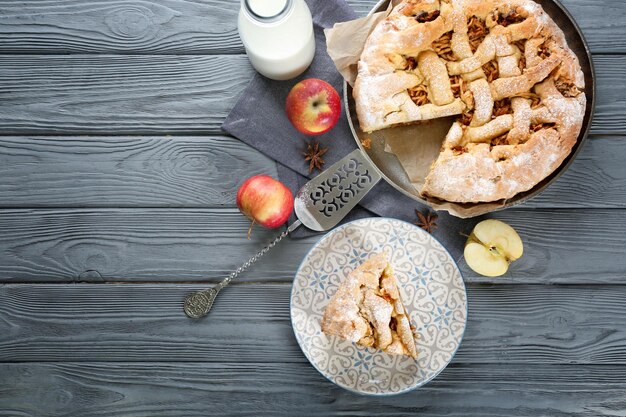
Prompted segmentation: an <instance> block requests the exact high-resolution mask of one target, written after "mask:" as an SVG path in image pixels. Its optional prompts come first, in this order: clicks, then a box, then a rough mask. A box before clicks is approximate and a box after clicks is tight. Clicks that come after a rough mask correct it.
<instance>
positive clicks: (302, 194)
mask: <svg viewBox="0 0 626 417" xmlns="http://www.w3.org/2000/svg"><path fill="white" fill-rule="evenodd" d="M380 178H381V177H380V174H379V173H378V171H377V170H376V168H374V166H373V165H372V163H371V162H370V161H369V160H368V159H367V157H366V156H365V155H364V154H363V153H362V152H361V151H360V150H358V149H357V150H355V151H353V152H351V153H349V154H348V155H346V156H345V157H344V158H342V159H341V160H339V161H337V162H336V163H335V164H333V165H331V166H330V167H329V168H328V169H326V170H325V171H324V172H322V173H321V174H319V175H318V176H317V177H315V178H313V179H312V180H311V181H309V182H307V183H306V184H305V185H304V186H303V187H302V188H301V189H300V190H299V191H298V194H297V195H296V198H295V200H294V210H295V213H296V216H297V217H298V220H296V221H295V222H293V223H292V224H291V225H290V226H289V227H288V228H287V230H285V231H284V232H283V233H281V234H280V235H279V236H278V237H276V239H274V240H273V241H272V242H270V243H269V244H268V245H267V246H266V247H264V248H263V249H261V250H260V251H259V252H257V254H256V255H254V256H253V257H252V258H250V259H248V261H247V262H246V263H244V264H243V265H241V266H240V267H239V268H237V269H236V270H235V271H233V272H232V273H231V274H230V275H229V276H227V277H226V278H224V279H223V280H222V282H220V283H219V284H217V285H216V286H215V287H213V288H210V289H208V290H203V291H198V292H195V293H193V294H190V295H188V296H187V298H186V299H185V306H184V308H185V314H187V315H188V316H189V317H191V318H200V317H203V316H205V315H206V314H207V313H208V312H209V310H210V309H211V307H212V306H213V301H214V300H215V297H217V294H218V293H219V292H220V290H221V289H222V288H224V287H225V286H227V285H228V284H230V281H232V279H233V278H235V277H236V276H237V275H239V274H241V273H242V272H243V271H245V270H246V269H248V268H249V267H250V265H252V264H253V263H255V262H256V261H258V260H259V258H261V257H262V256H263V255H265V254H266V253H267V252H268V251H269V250H270V249H272V248H273V247H274V246H275V245H276V244H277V243H278V242H280V241H281V240H283V239H284V238H285V236H287V235H288V234H289V233H291V232H293V231H294V230H296V229H297V228H298V227H300V226H301V225H305V226H306V227H308V228H309V229H312V230H317V231H324V230H329V229H331V228H333V227H334V226H336V225H337V224H338V223H339V222H340V221H341V219H343V218H344V217H346V215H347V214H348V213H349V212H350V210H352V209H353V208H354V206H356V205H357V203H358V202H359V201H361V199H362V198H363V197H364V196H365V194H367V193H368V192H369V191H370V190H371V189H372V188H373V187H374V185H376V183H377V182H378V181H379V180H380Z"/></svg>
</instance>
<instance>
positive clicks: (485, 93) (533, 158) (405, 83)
mask: <svg viewBox="0 0 626 417" xmlns="http://www.w3.org/2000/svg"><path fill="white" fill-rule="evenodd" d="M583 89H584V78H583V73H582V71H581V68H580V64H579V63H578V59H577V58H576V56H575V54H574V53H573V52H572V51H571V50H570V49H569V47H568V46H567V43H566V41H565V37H564V35H563V32H562V31H561V30H560V29H559V28H558V27H557V26H556V24H555V23H554V22H553V21H552V19H550V17H549V16H548V15H547V14H545V12H544V11H543V9H542V8H541V7H540V6H539V5H538V4H537V3H535V2H533V1H532V0H506V1H500V0H439V1H437V0H434V1H433V0H406V1H404V2H402V3H400V4H398V5H397V6H396V7H395V8H394V9H393V11H392V12H391V13H390V14H389V16H388V17H387V18H386V19H384V20H382V21H381V22H380V23H379V24H378V25H377V26H376V27H375V28H374V30H373V31H372V33H371V34H370V36H369V38H368V39H367V42H366V44H365V48H364V50H363V53H362V55H361V59H360V61H359V70H358V76H357V79H356V82H355V85H354V97H355V101H356V110H357V115H358V117H359V122H360V125H361V128H362V129H363V130H364V131H365V132H371V131H374V130H378V129H383V128H386V127H390V126H394V125H398V124H407V123H414V122H419V121H422V120H428V119H434V118H440V117H445V116H455V115H456V116H457V120H456V121H455V123H454V124H453V126H452V128H451V129H450V131H449V132H448V135H447V136H446V138H445V140H444V142H443V145H442V151H441V153H440V155H439V157H438V158H437V160H436V161H435V162H434V163H433V166H432V167H431V170H430V173H429V174H428V176H427V178H426V181H425V184H424V187H423V189H422V190H421V193H422V194H423V195H425V196H429V197H435V198H439V199H442V200H447V201H453V202H461V203H463V202H488V201H496V200H501V199H508V198H511V197H513V196H514V195H515V194H517V193H520V192H523V191H526V190H529V189H531V188H532V187H533V186H535V185H536V184H537V183H538V182H540V181H541V180H542V179H544V178H545V177H547V176H548V175H550V174H551V173H552V172H553V171H554V170H555V169H557V168H558V167H559V165H560V164H561V163H562V162H563V160H564V159H565V158H566V157H567V155H569V153H570V152H571V149H572V147H573V146H574V144H575V143H576V139H577V137H578V134H579V132H580V129H581V127H582V121H583V117H584V112H585V106H586V98H585V94H584V92H583Z"/></svg>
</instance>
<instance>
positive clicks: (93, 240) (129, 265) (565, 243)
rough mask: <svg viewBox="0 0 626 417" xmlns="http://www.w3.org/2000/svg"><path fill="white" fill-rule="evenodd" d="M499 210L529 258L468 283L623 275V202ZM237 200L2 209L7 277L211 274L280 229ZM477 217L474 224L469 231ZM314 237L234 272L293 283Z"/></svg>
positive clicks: (469, 276)
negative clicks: (262, 223)
mask: <svg viewBox="0 0 626 417" xmlns="http://www.w3.org/2000/svg"><path fill="white" fill-rule="evenodd" d="M492 217H495V218H499V219H502V220H504V221H506V222H508V223H510V224H511V225H513V226H514V227H515V228H516V229H517V230H518V231H519V233H520V235H521V236H522V239H523V240H524V243H525V249H524V256H523V257H522V258H521V259H520V260H518V261H516V262H515V263H514V264H513V265H512V267H511V269H510V270H509V272H508V273H507V275H505V276H504V277H501V278H498V279H497V280H494V279H492V278H485V277H481V276H477V275H476V274H475V273H473V272H472V271H470V270H469V268H468V267H467V265H466V264H465V263H464V261H462V260H460V267H461V269H462V271H463V273H464V276H465V279H466V280H467V281H469V282H488V283H489V282H507V283H570V284H572V283H609V284H611V283H625V282H626V275H625V274H624V271H625V270H626V258H625V257H624V256H623V254H624V248H626V223H625V222H624V221H623V217H624V211H623V210H595V209H590V210H519V209H510V210H506V211H503V212H498V213H495V214H494V215H493V216H492ZM248 225H249V222H248V220H247V219H246V218H245V217H244V216H242V215H241V214H240V213H239V212H238V211H237V209H235V208H214V209H58V210H35V209H33V210H20V209H16V210H9V209H7V210H0V230H2V233H1V234H0V259H2V262H1V263H0V281H3V282H40V281H49V282H74V281H86V282H103V281H129V282H143V281H163V282H182V281H212V282H215V281H216V278H218V277H223V276H226V275H227V274H229V273H230V272H231V271H232V270H234V269H235V268H236V267H237V266H238V265H240V264H241V263H242V262H243V261H245V260H246V259H248V258H249V257H250V256H252V255H254V254H255V253H256V251H258V250H259V249H260V248H261V247H262V246H263V245H264V244H266V243H267V242H269V241H270V240H271V239H272V238H273V237H274V236H275V235H276V234H277V231H271V230H263V229H261V228H256V229H255V231H254V233H253V236H252V240H251V241H248V240H247V239H246V230H247V228H248ZM472 225H473V221H468V222H467V230H460V231H459V232H460V233H466V234H468V233H469V232H470V230H471V227H472ZM317 239H318V238H317V237H312V238H307V239H302V240H300V239H297V240H288V241H284V242H282V243H281V244H280V247H278V248H276V249H275V250H272V251H270V253H269V254H268V255H266V257H265V258H264V259H262V260H261V261H259V262H258V263H257V264H255V265H254V267H253V268H251V270H250V271H247V272H246V273H244V274H243V275H242V276H240V277H238V278H237V280H238V281H240V282H255V281H259V280H261V281H275V282H291V280H292V279H293V275H294V273H295V271H296V269H297V267H298V265H299V264H300V261H301V260H302V258H303V257H304V256H305V254H306V253H307V252H308V251H309V249H310V248H311V246H312V245H313V243H314V242H315V241H316V240H317Z"/></svg>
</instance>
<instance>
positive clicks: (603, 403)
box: [0, 362, 626, 417]
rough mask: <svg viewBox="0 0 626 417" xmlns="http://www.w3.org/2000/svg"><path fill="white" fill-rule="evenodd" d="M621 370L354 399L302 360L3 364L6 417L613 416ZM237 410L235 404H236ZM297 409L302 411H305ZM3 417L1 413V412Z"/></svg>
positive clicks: (525, 372) (483, 378)
mask: <svg viewBox="0 0 626 417" xmlns="http://www.w3.org/2000/svg"><path fill="white" fill-rule="evenodd" d="M625 380H626V369H625V368H624V367H623V366H617V367H616V366H611V367H606V366H582V367H581V366H578V365H573V366H567V365H550V366H545V365H543V366H537V365H524V366H520V365H511V366H508V365H472V366H468V365H451V366H450V367H449V368H447V369H446V370H445V371H444V372H443V373H441V374H440V375H439V376H438V377H437V378H436V379H435V380H434V381H432V382H430V383H429V384H427V385H426V386H424V387H422V388H420V389H419V390H417V391H414V392H411V393H407V394H404V395H400V396H394V397H390V398H384V397H382V398H375V397H367V396H361V395H355V394H352V393H350V392H348V391H345V390H342V389H340V388H338V387H336V386H334V385H333V384H331V383H330V382H328V381H326V380H325V379H324V378H323V377H322V376H321V375H320V374H319V373H318V372H317V371H316V370H315V369H313V367H312V366H310V365H308V364H305V363H279V364H268V363H254V364H239V363H224V364H214V363H203V362H198V363H175V364H173V363H151V364H142V363H101V364H93V363H89V364H88V363H61V364H58V363H49V364H42V363H23V364H2V365H0V409H2V410H4V411H5V412H7V413H8V415H12V416H16V415H19V416H33V415H44V414H45V415H52V416H56V415H71V416H75V417H80V416H93V415H98V416H120V415H124V416H128V417H131V416H145V415H150V416H152V417H159V416H167V417H173V416H189V415H203V416H224V415H229V416H251V415H254V416H272V417H273V416H276V415H279V414H280V415H285V416H302V417H306V416H311V417H313V416H320V417H321V416H324V417H326V416H334V415H349V416H355V417H356V416H406V415H413V414H415V413H416V411H417V410H419V414H420V415H429V416H446V417H452V416H464V417H467V416H477V417H485V416H512V417H513V416H542V415H550V416H569V417H571V416H588V415H590V414H592V415H594V416H615V415H616V414H615V412H616V410H623V409H624V408H626V399H625V398H624V395H623V393H624V391H625V390H626V382H624V381H625ZM234 404H236V406H234ZM303 404H307V406H306V407H303ZM2 413H3V412H2V411H0V414H2Z"/></svg>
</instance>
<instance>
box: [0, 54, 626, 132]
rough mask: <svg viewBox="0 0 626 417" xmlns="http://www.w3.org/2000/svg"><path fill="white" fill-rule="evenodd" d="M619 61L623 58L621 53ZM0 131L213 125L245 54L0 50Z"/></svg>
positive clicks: (233, 92)
mask: <svg viewBox="0 0 626 417" xmlns="http://www.w3.org/2000/svg"><path fill="white" fill-rule="evenodd" d="M625 65H626V60H625ZM0 73H1V74H2V77H1V78H0V131H2V134H5V135H6V134H10V133H11V132H13V133H19V132H24V133H41V134H52V133H58V134H64V133H77V134H83V133H98V132H100V133H103V134H106V135H117V134H123V133H148V134H149V133H152V132H176V133H196V134H206V133H211V132H212V133H219V132H220V126H221V124H222V122H223V121H224V119H225V117H226V115H227V114H228V112H229V111H230V110H231V108H232V107H233V106H234V104H235V102H236V100H237V97H238V96H239V94H240V93H241V91H242V90H243V89H244V88H245V86H246V85H247V83H248V81H249V80H250V76H251V74H252V68H251V67H250V65H249V63H248V61H247V59H246V57H244V56H228V55H220V56H167V57H163V56H120V55H116V56H112V55H107V56H101V55H97V56H96V55H69V56H45V55H42V56H32V55H14V56H8V55H0Z"/></svg>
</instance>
